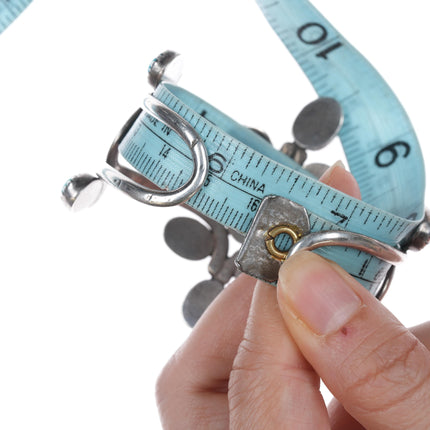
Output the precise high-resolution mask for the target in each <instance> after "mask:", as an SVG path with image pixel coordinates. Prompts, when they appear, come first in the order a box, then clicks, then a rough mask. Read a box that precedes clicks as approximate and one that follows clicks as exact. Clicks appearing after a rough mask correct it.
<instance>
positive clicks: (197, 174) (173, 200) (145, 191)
mask: <svg viewBox="0 0 430 430" xmlns="http://www.w3.org/2000/svg"><path fill="white" fill-rule="evenodd" d="M144 108H145V110H146V111H147V112H148V113H149V114H150V115H152V116H154V117H155V118H157V119H158V120H159V121H160V122H162V123H163V124H165V125H167V126H168V127H170V128H171V129H173V130H174V131H175V132H176V133H177V134H178V135H179V136H180V137H181V138H182V139H183V140H184V142H185V143H186V144H187V145H188V147H189V149H190V150H191V154H192V157H193V162H194V171H193V173H192V175H191V177H190V179H189V180H188V182H186V183H185V184H184V185H183V186H182V187H180V188H178V189H177V190H173V191H164V190H161V191H158V190H157V191H156V190H153V189H150V188H147V187H145V186H144V185H142V182H143V181H144V178H143V177H142V179H141V180H140V181H136V180H135V178H136V176H137V177H139V176H142V175H140V174H139V173H137V172H134V173H133V176H130V175H129V172H130V169H129V168H127V167H124V166H122V165H121V164H120V163H119V161H118V146H119V144H120V142H121V141H120V140H117V141H115V142H114V143H113V144H112V146H111V149H110V151H109V154H108V157H107V162H108V164H110V166H111V167H113V169H108V168H107V169H103V171H102V173H101V176H102V178H103V179H104V180H105V181H106V182H108V183H109V184H111V185H113V186H114V187H116V188H118V189H119V190H121V191H123V192H124V193H126V194H128V195H129V196H130V197H132V198H133V199H135V200H137V201H139V202H142V203H146V204H149V205H152V206H164V207H166V206H174V205H178V204H181V203H184V202H186V201H187V200H189V199H190V198H191V197H192V196H193V195H194V194H196V193H197V192H198V191H199V190H200V188H201V187H202V186H203V184H204V182H205V180H206V176H207V174H208V172H209V160H208V155H207V152H206V148H205V145H204V142H203V140H202V139H201V137H200V136H199V135H198V134H197V132H196V131H195V130H194V128H193V127H192V126H191V125H190V124H189V123H188V122H187V121H185V120H184V119H183V118H182V117H181V116H180V115H178V114H177V113H176V112H174V111H173V110H172V109H170V108H168V107H167V106H165V105H164V104H163V103H161V102H160V101H158V100H157V99H155V98H154V97H153V96H149V97H147V98H146V99H145V100H144Z"/></svg>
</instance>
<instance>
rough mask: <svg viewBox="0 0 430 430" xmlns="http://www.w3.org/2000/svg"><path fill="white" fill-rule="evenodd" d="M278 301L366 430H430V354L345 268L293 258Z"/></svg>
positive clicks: (304, 256) (306, 350)
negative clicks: (429, 429)
mask: <svg viewBox="0 0 430 430" xmlns="http://www.w3.org/2000/svg"><path fill="white" fill-rule="evenodd" d="M304 268H305V270H303V269H304ZM278 302H279V306H280V309H281V313H282V316H283V318H284V321H285V323H286V325H287V327H288V329H289V332H290V334H291V335H292V337H293V338H294V340H295V342H296V343H297V345H298V347H299V348H300V350H301V351H302V353H303V355H304V356H305V358H306V359H307V360H308V362H309V363H310V364H311V365H312V367H313V368H314V369H315V371H316V372H317V373H318V374H319V375H320V377H321V379H322V380H323V381H324V383H325V384H326V386H327V387H328V388H329V389H330V391H331V392H332V393H333V395H334V396H335V397H336V398H337V399H338V400H339V401H340V402H341V403H342V405H343V406H344V408H345V409H346V410H347V411H348V412H349V414H350V415H351V416H353V417H354V418H355V419H356V420H357V421H359V422H360V423H361V424H362V425H363V426H364V427H365V428H368V429H391V430H393V429H412V428H413V429H428V428H430V413H429V411H430V352H429V351H428V350H427V349H426V348H425V347H424V345H423V344H421V343H420V342H419V341H418V339H417V338H416V337H414V336H413V334H412V333H411V332H410V331H409V330H407V329H406V328H405V327H404V326H402V324H401V323H400V322H399V321H398V320H397V319H396V318H395V317H394V316H393V315H392V314H391V313H390V312H389V311H388V310H387V309H386V308H385V307H384V306H383V305H382V304H381V303H380V302H379V301H378V300H377V299H375V298H374V297H373V296H372V295H371V294H370V293H369V292H368V291H367V290H365V289H364V288H363V287H362V286H361V285H360V284H359V283H358V282H357V281H355V280H354V279H353V278H352V277H351V276H350V275H349V274H347V273H346V272H345V271H344V270H343V269H341V268H340V267H339V266H337V265H336V264H334V263H331V262H328V261H327V260H325V259H323V258H322V257H320V256H318V255H316V254H313V253H311V252H302V253H299V254H297V255H295V256H293V257H291V258H290V259H288V260H287V261H286V262H285V263H284V264H283V266H282V268H281V271H280V274H279V283H278Z"/></svg>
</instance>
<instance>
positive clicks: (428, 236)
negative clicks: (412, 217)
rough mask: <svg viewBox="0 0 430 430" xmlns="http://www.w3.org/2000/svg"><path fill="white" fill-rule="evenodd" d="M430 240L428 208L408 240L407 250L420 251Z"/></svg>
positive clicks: (429, 213) (429, 211) (429, 212)
mask: <svg viewBox="0 0 430 430" xmlns="http://www.w3.org/2000/svg"><path fill="white" fill-rule="evenodd" d="M429 242H430V210H428V209H427V210H426V213H425V215H424V219H423V221H422V222H421V224H420V225H419V226H418V228H417V229H416V230H415V232H414V234H413V235H412V237H411V240H410V242H409V244H408V245H407V246H408V250H411V251H420V250H421V249H423V248H424V247H425V246H427V245H428V244H429Z"/></svg>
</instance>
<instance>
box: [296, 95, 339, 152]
mask: <svg viewBox="0 0 430 430" xmlns="http://www.w3.org/2000/svg"><path fill="white" fill-rule="evenodd" d="M342 124H343V112H342V107H341V106H340V104H339V102H337V101H336V100H335V99H332V98H328V97H321V98H318V99H316V100H315V101H313V102H312V103H309V104H308V105H306V106H305V107H304V108H303V109H302V111H301V112H300V113H299V115H298V116H297V118H296V120H295V121H294V124H293V136H294V140H295V143H296V144H297V145H298V146H299V147H301V148H303V149H310V150H312V151H314V150H318V149H321V148H324V147H325V146H326V145H327V144H328V143H330V142H331V141H332V140H333V139H334V138H335V137H336V135H337V133H338V132H339V130H340V128H341V127H342Z"/></svg>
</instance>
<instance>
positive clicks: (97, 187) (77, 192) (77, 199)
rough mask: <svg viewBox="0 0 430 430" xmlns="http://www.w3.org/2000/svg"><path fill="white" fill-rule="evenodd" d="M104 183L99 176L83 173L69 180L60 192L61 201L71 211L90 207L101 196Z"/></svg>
mask: <svg viewBox="0 0 430 430" xmlns="http://www.w3.org/2000/svg"><path fill="white" fill-rule="evenodd" d="M103 190H104V182H103V181H102V180H101V178H100V177H99V176H94V175H90V174H88V173H83V174H81V175H76V176H74V177H73V178H71V179H69V180H68V181H67V182H66V183H65V184H64V187H63V189H62V191H61V194H62V200H63V201H64V203H65V204H66V205H67V206H68V207H69V208H70V209H71V210H73V211H75V212H76V211H79V210H81V209H85V208H88V207H90V206H92V205H93V204H94V203H95V202H96V201H97V200H98V199H99V197H100V196H101V195H102V193H103Z"/></svg>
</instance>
